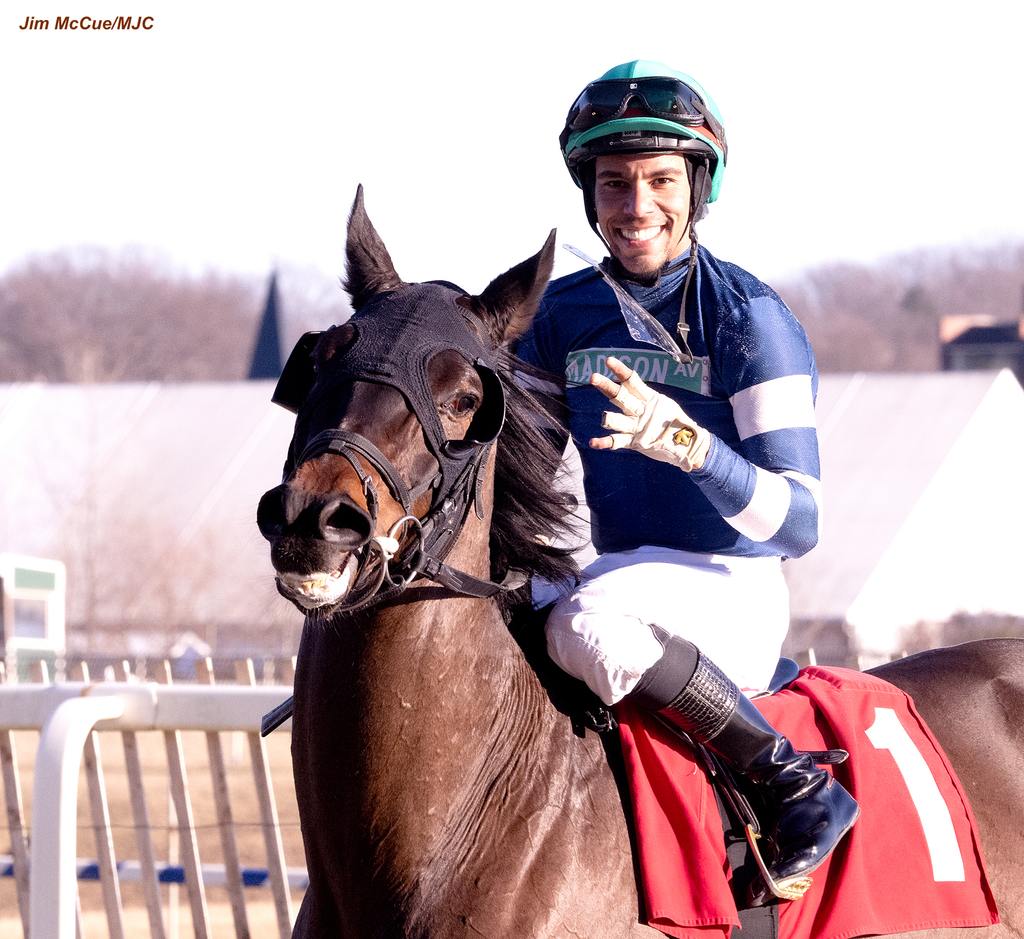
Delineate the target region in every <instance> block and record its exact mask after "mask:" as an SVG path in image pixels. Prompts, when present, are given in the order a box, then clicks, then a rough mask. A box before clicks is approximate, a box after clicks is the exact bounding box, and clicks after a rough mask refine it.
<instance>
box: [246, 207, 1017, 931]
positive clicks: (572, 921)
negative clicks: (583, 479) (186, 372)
mask: <svg viewBox="0 0 1024 939" xmlns="http://www.w3.org/2000/svg"><path fill="white" fill-rule="evenodd" d="M553 234H554V233H552V236H551V237H549V238H548V241H547V243H546V244H545V246H544V248H543V249H542V250H541V251H540V252H539V253H538V254H537V255H535V256H533V257H532V258H530V259H529V260H527V261H524V262H523V263H521V264H519V265H517V266H516V267H513V268H512V269H511V270H509V271H508V272H506V273H505V274H502V275H501V276H499V277H498V278H496V279H495V280H494V281H493V282H492V283H491V284H490V285H489V286H488V287H487V289H486V290H484V291H483V293H482V294H480V295H478V296H469V295H466V294H463V293H462V292H461V291H459V290H457V289H455V288H454V287H453V286H452V285H449V284H445V283H443V282H437V283H431V284H406V283H404V282H403V281H402V280H401V279H400V278H399V276H398V274H397V273H396V272H395V268H394V265H393V264H392V261H391V258H390V256H389V254H388V252H387V249H386V248H385V247H384V244H383V242H382V241H381V239H380V237H379V236H378V235H377V233H376V231H375V230H374V228H373V226H372V224H371V223H370V221H369V219H368V217H367V215H366V212H365V209H364V207H363V200H362V193H361V190H360V191H359V193H358V194H357V197H356V202H355V204H354V207H353V210H352V215H351V217H350V220H349V227H348V239H347V261H348V272H347V278H346V288H347V289H348V291H349V293H350V294H351V297H352V302H353V307H354V310H355V314H354V317H353V319H352V320H350V321H349V322H348V323H346V324H344V325H342V326H337V327H332V328H331V329H329V330H327V331H326V332H324V333H322V334H320V335H319V336H312V337H308V338H305V339H304V340H303V341H302V342H300V345H299V347H297V349H296V352H295V353H293V356H292V358H291V359H289V363H288V365H287V366H286V369H285V372H284V373H283V375H282V380H281V383H280V384H279V386H278V392H277V393H276V395H275V399H276V400H278V401H279V402H280V403H283V404H285V406H288V407H290V408H292V409H293V410H295V411H297V419H296V427H295V435H294V437H293V440H292V444H291V449H290V452H289V456H288V462H287V464H286V467H285V475H284V481H283V483H282V484H281V485H280V486H278V487H276V488H275V489H272V490H270V491H269V492H268V493H267V494H266V495H265V496H264V497H263V499H262V500H261V502H260V506H259V510H258V521H259V525H260V529H261V531H262V532H263V534H264V536H265V537H266V538H267V539H268V541H269V542H270V545H271V558H272V562H273V565H274V567H275V569H276V574H277V583H278V588H279V590H280V592H281V593H282V594H284V595H285V596H286V597H288V598H289V599H290V600H292V601H293V602H294V603H295V605H296V606H297V607H298V608H299V609H300V610H301V611H302V612H303V613H304V614H305V615H306V622H305V626H304V630H303V634H302V639H301V644H300V648H299V653H298V666H297V670H296V676H295V698H294V719H293V725H292V728H293V729H292V756H293V764H294V775H295V787H296V795H297V800H298V806H299V814H300V819H301V828H302V835H303V839H304V842H305V851H306V862H307V866H308V870H309V888H308V890H307V892H306V895H305V898H304V900H303V902H302V906H301V909H300V911H299V914H298V918H297V921H296V924H295V927H294V933H293V936H294V937H302V939H328V937H329V939H378V937H379V939H399V937H401V939H456V937H459V939H462V937H482V936H485V937H496V939H544V937H551V939H554V937H559V939H561V937H583V939H627V937H636V939H640V937H652V939H653V937H656V936H658V935H659V933H658V932H657V931H656V930H654V929H651V928H649V927H647V926H645V925H642V924H640V923H639V921H638V899H637V890H636V885H635V874H634V865H633V859H632V857H631V853H630V838H629V835H628V832H627V825H626V821H625V817H624V813H623V809H622V803H621V801H620V796H619V792H618V790H617V788H616V784H615V781H614V779H613V774H612V772H611V771H610V770H609V766H608V761H607V758H606V752H605V749H604V747H603V746H602V742H601V740H600V739H599V738H598V737H597V735H595V734H593V733H587V734H585V735H583V736H578V735H577V734H574V733H573V731H572V728H571V726H570V722H569V721H568V720H566V718H565V716H564V715H563V714H562V713H560V711H559V710H558V709H557V708H556V707H554V706H552V698H551V696H550V695H549V693H548V691H546V690H545V687H544V685H542V683H541V681H540V679H539V678H538V676H537V674H536V673H535V671H534V669H533V668H531V665H530V664H529V663H528V661H527V658H526V657H525V656H524V653H523V648H522V647H521V646H520V644H519V643H518V642H517V641H516V640H515V639H514V638H513V636H512V634H511V633H510V629H509V627H508V622H509V614H510V610H512V609H513V608H515V607H516V606H517V604H518V605H523V604H524V603H525V601H526V597H525V595H524V592H523V591H522V590H521V589H520V590H516V589H515V587H516V584H517V583H520V582H521V580H519V581H517V579H516V578H515V576H514V574H513V575H510V576H507V575H509V572H510V571H512V572H514V571H515V570H522V571H525V572H526V573H528V574H529V573H537V572H539V573H541V574H543V575H544V576H546V577H548V578H549V579H559V578H563V577H570V576H572V572H573V568H572V562H571V560H570V559H569V558H568V557H567V556H566V554H565V552H564V551H560V550H559V549H557V548H554V547H552V543H553V541H554V540H555V539H556V536H557V535H558V534H559V532H560V530H561V528H560V526H562V525H563V524H564V517H565V515H566V513H567V511H568V509H569V505H568V503H567V502H566V500H565V499H564V497H562V496H561V495H560V494H559V493H558V492H557V491H556V489H555V488H554V487H553V486H552V484H551V479H552V477H553V474H554V471H555V468H556V466H557V462H558V457H559V455H558V454H557V453H556V452H555V451H554V449H553V447H551V445H550V444H549V443H547V440H546V438H545V437H544V435H543V434H542V433H541V432H540V431H539V430H538V429H537V423H538V415H537V412H536V405H535V404H534V403H533V401H532V398H531V396H529V395H527V394H525V393H524V392H522V391H520V390H518V389H517V386H516V384H515V383H514V382H513V381H512V378H511V375H510V369H511V367H512V362H513V360H512V359H511V358H510V356H509V354H508V352H507V346H508V344H509V343H510V341H512V340H513V339H514V338H515V337H516V336H517V335H519V334H521V333H522V331H523V330H524V329H525V328H526V326H527V325H528V323H529V322H530V320H531V318H532V316H533V314H534V312H535V310H536V307H537V304H538V302H539V299H540V296H541V294H542V292H543V290H544V287H545V284H546V282H547V280H548V277H549V276H550V272H551V267H552V256H553ZM396 355H397V358H396ZM375 357H377V358H380V359H386V360H387V361H386V362H384V363H383V364H380V363H378V364H377V365H375V361H374V360H375ZM378 366H379V367H378ZM499 579H500V580H499ZM875 671H876V674H878V675H880V676H882V677H884V678H886V679H888V680H889V681H892V682H894V683H895V684H897V685H899V686H900V687H901V688H903V689H905V690H906V691H907V692H909V693H910V694H911V695H912V696H913V698H914V700H915V702H916V704H917V707H918V709H919V711H920V712H921V714H922V715H924V716H925V718H926V720H928V721H929V723H930V725H931V727H932V728H933V730H934V732H935V733H936V735H937V736H938V737H939V739H940V740H941V743H942V744H943V746H944V747H945V749H946V752H947V754H948V756H949V758H950V760H951V761H952V763H953V764H954V766H955V767H956V769H957V771H958V773H959V776H960V779H961V781H962V783H963V785H964V786H965V788H966V790H967V792H968V794H969V796H970V798H971V800H972V802H973V807H974V810H975V813H976V816H977V819H978V822H979V825H980V830H981V837H982V841H983V846H984V851H985V855H986V861H987V865H988V870H989V873H990V877H991V881H992V886H993V889H994V892H995V895H996V898H997V902H998V904H999V908H1000V913H1001V916H1002V924H1001V925H999V926H995V927H990V928H987V929H956V930H952V929H948V930H946V929H937V930H930V931H927V932H924V933H914V935H917V936H930V937H936V939H937V937H950V939H951V937H953V936H954V935H955V936H956V937H958V939H966V937H974V936H978V937H981V936H986V937H993V939H994V937H997V936H1021V935H1024V869H1022V863H1021V853H1022V851H1021V844H1022V841H1021V837H1022V834H1021V833H1022V831H1024V774H1022V772H1021V768H1022V766H1021V755H1022V753H1024V739H1022V731H1021V726H1020V723H1021V717H1022V715H1024V643H1021V642H1018V641H1015V640H991V641H981V642H974V643H970V644H966V645H963V646H958V647H955V648H950V649H942V650H936V651H932V652H927V653H923V654H920V655H916V656H912V657H910V658H907V659H904V660H902V661H899V662H895V663H891V664H888V665H885V666H882V667H881V668H878V669H876V670H875ZM880 889H884V886H883V885H880Z"/></svg>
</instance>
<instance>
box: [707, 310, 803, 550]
mask: <svg viewBox="0 0 1024 939" xmlns="http://www.w3.org/2000/svg"><path fill="white" fill-rule="evenodd" d="M714 340H715V341H714V346H713V347H714V350H715V351H714V356H713V358H714V367H715V370H716V372H717V373H718V374H719V375H720V376H725V378H726V389H727V393H728V395H729V402H730V404H731V405H732V412H733V421H734V423H735V425H736V432H737V437H738V442H737V443H736V444H735V445H734V446H729V445H728V444H726V443H725V442H724V441H722V440H721V438H719V437H713V438H712V441H711V449H710V450H709V452H708V457H707V459H706V460H705V462H704V466H703V467H701V469H699V470H696V471H694V472H692V473H691V474H690V477H691V479H692V480H693V481H694V482H695V483H696V484H697V486H698V487H699V488H700V490H701V492H702V493H703V494H704V495H705V496H706V497H707V498H708V500H709V501H710V502H711V504H712V505H713V506H714V507H715V509H716V510H717V511H718V512H719V513H721V515H722V518H723V519H724V520H725V521H726V522H727V523H728V524H729V525H731V526H732V527H733V528H734V529H735V530H736V531H738V532H739V533H740V534H741V535H743V536H745V537H746V538H749V539H750V540H751V541H753V542H756V543H758V544H759V545H760V546H761V548H762V550H764V552H765V553H775V554H781V555H783V556H785V557H799V556H800V555H802V554H805V553H806V552H807V551H809V550H810V549H811V548H813V547H814V545H815V544H817V541H818V528H819V516H820V511H821V504H820V499H821V483H820V478H821V470H820V465H819V460H818V435H817V430H816V427H815V419H814V399H815V396H816V394H817V380H818V376H817V369H816V367H815V363H814V354H813V352H812V351H811V347H810V343H809V342H808V340H807V336H806V334H805V333H804V330H803V328H802V327H801V326H800V324H799V322H798V321H797V320H796V318H795V317H794V316H793V314H792V313H791V312H790V311H789V309H788V308H787V307H786V306H785V304H783V303H782V301H781V300H779V299H778V298H776V297H768V296H766V297H757V298H755V299H752V300H749V301H748V302H747V303H745V304H743V306H742V307H740V308H739V309H738V310H736V311H731V313H730V315H729V316H728V317H727V318H724V319H723V320H722V321H721V322H720V323H719V324H718V328H717V331H716V334H715V337H714Z"/></svg>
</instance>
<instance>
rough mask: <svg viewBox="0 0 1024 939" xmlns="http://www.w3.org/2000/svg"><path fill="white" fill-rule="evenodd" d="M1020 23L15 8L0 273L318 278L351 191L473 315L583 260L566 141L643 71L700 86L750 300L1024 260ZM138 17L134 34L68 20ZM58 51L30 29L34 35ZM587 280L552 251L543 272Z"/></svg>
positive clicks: (803, 15)
mask: <svg viewBox="0 0 1024 939" xmlns="http://www.w3.org/2000/svg"><path fill="white" fill-rule="evenodd" d="M1022 11H1024V6H1022V4H1021V3H1019V2H1018V0H1000V2H993V0H972V2H971V3H950V2H918V0H906V2H901V0H888V2H879V0H866V2H859V3H856V4H848V3H842V4H840V3H829V2H821V0H818V2H803V0H800V2H792V3H783V2H774V3H771V2H759V3H757V2H740V0H716V2H707V0H705V2H701V3H691V2H679V0H675V2H662V3H657V4H655V3H647V4H645V3H629V4H627V3H625V2H618V3H609V2H605V0H575V2H564V0H547V2H544V3H535V2H530V0H524V2H520V3H516V4H502V5H497V4H488V3H486V2H483V0H480V2H476V3H461V2H447V0H437V2H433V3H431V2H402V3H387V2H362V3H342V2H336V3H332V4H327V3H323V4H318V3H313V2H309V0H305V2H303V0H300V2H290V3H287V4H284V3H269V2H245V3H242V2H217V0H209V2H199V0H131V3H129V5H128V6H125V4H124V3H123V2H121V0H118V2H117V3H114V2H112V0H99V2H91V3H89V4H85V5H82V4H80V3H76V4H70V5H67V4H56V3H53V2H51V0H8V2H6V3H4V4H3V13H2V16H0V88H2V89H3V93H2V96H0V107H2V109H3V119H2V125H0V126H2V128H3V138H2V139H3V146H2V147H0V271H2V270H6V269H8V268H10V267H11V266H12V265H15V264H17V263H19V262H20V261H22V260H24V259H25V258H26V257H27V256H29V255H31V254H33V253H40V252H47V251H51V250H54V249H57V248H62V247H67V246H73V245H81V244H90V245H103V246H111V247H119V246H123V245H142V246H145V247H147V248H154V249H157V250H158V251H159V252H160V253H162V254H163V255H165V256H166V257H167V258H168V259H169V260H170V261H171V262H172V263H174V264H176V265H180V266H184V267H187V268H189V269H194V270H203V269H209V268H213V269H219V270H224V271H228V272H241V273H250V272H252V273H265V272H266V271H267V270H268V269H269V268H270V267H271V266H272V265H274V264H284V265H294V266H297V267H300V268H303V267H304V268H310V269H313V270H316V271H319V272H322V273H323V274H324V275H326V276H332V277H333V276H335V275H337V274H338V273H340V271H341V269H342V257H343V253H342V244H343V233H344V223H345V218H346V216H347V212H348V209H349V206H350V203H351V200H352V197H353V194H354V192H355V187H356V184H357V183H358V182H362V183H363V184H364V185H365V187H366V199H367V206H368V209H369V212H370V215H371V218H372V219H373V220H374V222H375V224H376V225H377V227H378V229H379V231H380V232H381V234H382V236H383V237H384V240H385V242H386V243H387V244H388V246H389V248H390V249H391V253H392V256H393V258H394V259H395V264H396V267H397V268H398V271H399V273H400V274H401V275H402V276H403V277H404V278H405V279H406V280H420V279H429V278H446V279H449V280H454V281H457V282H459V283H461V284H462V285H463V286H464V287H466V288H467V289H469V290H472V291H478V290H480V289H482V288H483V287H484V286H485V285H486V283H487V282H488V281H489V280H490V279H491V277H493V276H494V275H495V274H497V273H499V272H500V271H502V270H504V269H505V268H507V267H509V266H511V265H512V264H513V263H516V262H518V261H520V260H522V259H523V258H524V257H526V256H528V255H529V254H532V253H533V252H534V251H536V250H537V249H538V248H539V247H540V245H541V244H542V243H543V241H544V239H545V237H546V235H547V232H548V230H549V229H551V228H553V227H557V228H558V229H559V240H560V241H570V242H572V243H574V244H577V245H579V246H580V247H581V248H583V249H584V250H585V251H587V252H588V253H590V254H594V255H599V254H600V245H599V243H598V242H597V241H596V239H595V238H594V236H593V235H592V234H591V233H590V231H589V229H588V227H587V224H586V221H585V219H584V216H583V210H582V202H581V199H580V196H579V193H578V190H576V188H575V187H574V186H573V184H572V182H571V181H570V179H569V177H568V174H567V173H566V171H565V168H564V165H563V164H562V161H561V157H560V154H559V151H558V145H557V137H558V133H559V131H560V130H561V127H562V121H563V119H564V117H565V112H566V111H567V110H568V107H569V105H570V104H571V102H572V100H573V99H574V98H575V96H576V94H577V93H578V92H579V91H580V89H581V88H582V87H583V86H584V85H585V84H586V83H587V82H588V81H591V80H593V79H594V78H596V77H597V76H598V75H599V74H600V73H602V72H603V71H605V70H606V69H607V68H609V67H611V66H612V65H615V64H618V63H620V62H623V61H627V60H629V59H633V58H649V59H656V60H661V61H664V62H666V63H668V64H670V65H673V66H675V67H676V68H678V69H681V70H683V71H686V72H689V73H690V74H692V75H693V76H694V77H696V78H697V79H698V80H699V81H700V82H701V83H702V84H703V85H704V87H705V88H706V89H707V90H708V91H709V92H710V93H711V95H712V96H714V98H715V99H716V100H717V103H718V105H719V108H720V110H721V111H722V113H723V115H724V118H725V126H726V130H727V133H728V138H729V144H730V161H729V165H728V167H727V169H726V173H725V178H724V182H723V187H722V195H721V198H720V199H719V201H718V203H716V204H715V205H714V206H713V207H712V212H711V215H710V217H709V218H708V220H707V221H706V222H705V223H704V224H703V226H702V228H701V240H702V242H703V243H704V244H706V245H707V246H708V247H709V248H710V249H711V250H712V251H714V252H715V253H716V254H718V255H719V256H720V257H722V258H724V259H727V260H732V261H735V262H737V263H739V264H741V265H742V266H744V267H746V268H748V269H750V270H751V271H753V272H754V273H755V274H758V275H759V276H761V277H764V278H766V279H769V280H770V279H771V278H773V277H784V276H786V275H787V274H790V273H792V272H795V271H798V270H800V269H803V268H806V267H809V266H813V265H817V264H821V263H824V262H827V261H833V260H853V261H857V260H870V259H873V258H877V257H879V256H883V255H888V254H892V253H895V252H901V251H906V250H910V249H914V248H916V247H921V246H927V245H953V244H960V243H970V244H978V245H986V244H992V243H995V242H998V241H1000V240H1005V239H1015V240H1024V168H1022V160H1021V156H1022V151H1024V146H1022V145H1024V130H1022V118H1021V114H1022V111H1024V108H1022V97H1024V95H1022V92H1024V79H1022V75H1021V36H1022V35H1024V12H1022ZM119 14H123V15H128V14H131V15H133V16H153V17H154V28H153V29H151V30H149V31H141V30H140V31H138V32H113V31H111V32H101V31H93V30H90V31H77V32H72V31H63V32H62V31H57V30H56V29H55V28H54V21H55V18H56V17H57V16H61V15H70V16H75V17H77V16H81V15H90V16H95V17H99V16H104V15H105V16H116V15H119ZM28 17H35V18H36V19H40V20H41V19H47V18H49V19H50V20H51V26H50V29H49V30H19V28H18V27H19V26H20V25H21V24H22V23H23V22H25V20H26V18H28ZM579 266H580V263H579V262H578V261H577V260H576V259H575V258H573V257H571V256H570V255H568V254H567V253H566V252H559V260H558V267H557V268H556V273H566V272H568V271H570V270H573V269H575V268H577V267H579Z"/></svg>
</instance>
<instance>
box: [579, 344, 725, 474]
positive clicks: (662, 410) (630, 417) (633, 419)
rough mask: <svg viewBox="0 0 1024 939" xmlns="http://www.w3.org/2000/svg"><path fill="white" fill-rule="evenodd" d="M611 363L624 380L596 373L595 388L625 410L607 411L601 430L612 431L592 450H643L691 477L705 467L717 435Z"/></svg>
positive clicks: (614, 361) (630, 372)
mask: <svg viewBox="0 0 1024 939" xmlns="http://www.w3.org/2000/svg"><path fill="white" fill-rule="evenodd" d="M607 361H608V368H609V370H610V371H611V373H612V374H613V375H614V376H615V377H616V378H617V379H618V381H617V382H615V381H612V380H611V379H609V378H605V377H604V375H599V374H598V373H597V372H595V373H594V374H593V375H591V376H590V384H591V385H593V386H594V387H595V388H597V389H598V390H599V391H600V392H601V393H602V394H603V395H604V396H605V397H606V398H608V400H609V401H611V402H612V403H613V404H614V405H615V406H616V407H617V408H618V409H619V410H618V411H605V412H604V416H603V418H602V419H601V426H602V427H604V428H605V429H606V430H610V431H612V433H611V434H608V436H606V437H593V438H591V440H590V446H591V447H592V448H593V449H595V450H622V449H629V450H637V451H639V452H640V453H643V454H644V456H649V457H650V458H651V459H652V460H659V461H660V462H662V463H671V464H673V465H674V466H678V467H679V468H680V469H681V470H684V471H685V472H687V473H689V472H690V471H691V470H695V469H700V468H701V467H702V466H703V465H704V460H705V459H707V455H708V449H709V448H710V446H711V434H709V433H708V431H706V430H705V429H704V428H703V427H701V426H700V425H699V424H696V423H695V422H694V421H693V420H691V419H690V418H689V417H688V416H687V414H686V412H685V411H684V410H683V409H682V408H681V407H680V406H679V405H678V404H676V402H675V401H673V400H672V399H671V398H669V397H667V396H666V395H663V394H660V393H659V392H657V391H655V390H654V389H653V388H651V387H649V386H648V385H647V384H646V383H645V382H644V381H643V380H642V379H641V378H640V376H639V375H637V373H636V372H634V371H633V370H632V369H630V368H629V367H628V366H627V365H625V364H623V363H622V362H621V361H620V360H619V359H616V358H614V357H613V356H609V358H608V360H607Z"/></svg>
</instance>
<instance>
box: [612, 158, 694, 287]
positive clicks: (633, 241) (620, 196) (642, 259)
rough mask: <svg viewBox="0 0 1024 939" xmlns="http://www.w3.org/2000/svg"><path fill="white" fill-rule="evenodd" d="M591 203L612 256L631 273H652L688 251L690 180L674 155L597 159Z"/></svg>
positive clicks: (679, 159) (683, 164)
mask: <svg viewBox="0 0 1024 939" xmlns="http://www.w3.org/2000/svg"><path fill="white" fill-rule="evenodd" d="M595 172H596V182H595V191H594V204H595V207H596V209H597V221H598V224H599V225H600V226H601V232H602V234H603V235H604V237H605V240H606V241H607V242H608V246H609V247H610V248H611V252H612V254H613V255H614V256H615V257H616V258H617V259H618V260H619V263H620V264H621V265H622V266H623V267H624V268H625V269H626V270H627V271H629V272H630V273H631V274H638V275H641V276H643V275H649V274H654V273H656V272H657V271H658V270H659V269H660V268H661V267H662V265H664V264H665V263H666V262H667V261H671V260H672V259H673V258H677V257H679V255H680V254H682V253H683V252H684V251H685V250H686V249H687V247H689V241H688V238H687V225H686V222H687V219H688V217H689V214H690V182H689V179H688V177H687V175H686V160H685V159H684V158H683V157H681V156H679V155H678V154H675V153H652V154H643V153H619V154H614V155H612V156H599V157H598V158H597V163H596V166H595Z"/></svg>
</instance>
